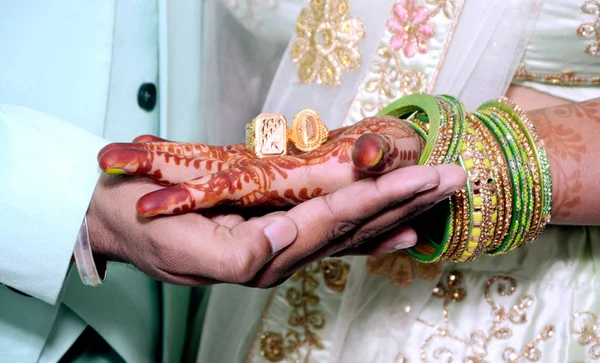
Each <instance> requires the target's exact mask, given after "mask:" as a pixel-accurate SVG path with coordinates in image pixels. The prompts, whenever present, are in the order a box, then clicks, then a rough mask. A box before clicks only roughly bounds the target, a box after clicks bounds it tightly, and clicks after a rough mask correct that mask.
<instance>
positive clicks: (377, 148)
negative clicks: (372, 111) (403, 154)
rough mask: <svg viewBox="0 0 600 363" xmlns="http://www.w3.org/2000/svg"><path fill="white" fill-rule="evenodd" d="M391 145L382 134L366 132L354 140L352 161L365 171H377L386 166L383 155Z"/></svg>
mask: <svg viewBox="0 0 600 363" xmlns="http://www.w3.org/2000/svg"><path fill="white" fill-rule="evenodd" d="M388 149H389V145H388V143H387V141H386V139H384V138H383V137H382V136H381V135H378V134H364V135H362V136H360V137H359V138H358V139H356V141H354V147H353V148H352V162H353V163H354V165H355V166H356V167H357V168H358V169H360V170H363V171H367V172H377V171H380V170H381V169H382V168H383V167H385V162H383V155H384V152H385V151H386V150H388Z"/></svg>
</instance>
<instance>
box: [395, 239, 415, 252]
mask: <svg viewBox="0 0 600 363" xmlns="http://www.w3.org/2000/svg"><path fill="white" fill-rule="evenodd" d="M414 245H415V242H414V241H412V240H400V242H399V243H398V244H397V245H395V246H394V250H393V251H391V252H394V251H398V250H404V249H407V248H410V247H412V246H414Z"/></svg>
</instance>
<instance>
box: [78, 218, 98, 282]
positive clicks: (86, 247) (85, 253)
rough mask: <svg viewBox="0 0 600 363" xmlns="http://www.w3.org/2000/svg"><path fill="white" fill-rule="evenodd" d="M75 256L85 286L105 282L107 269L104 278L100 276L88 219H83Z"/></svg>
mask: <svg viewBox="0 0 600 363" xmlns="http://www.w3.org/2000/svg"><path fill="white" fill-rule="evenodd" d="M73 256H74V257H75V264H76V265H77V270H78V271H79V277H81V281H82V282H83V284H84V285H88V286H98V285H100V284H102V283H103V282H104V279H105V278H106V269H104V271H102V276H100V274H99V273H98V268H97V267H96V261H94V254H93V253H92V246H91V244H90V235H89V232H88V225H87V217H86V218H84V219H83V223H82V224H81V229H80V230H79V234H78V235H77V243H76V244H75V249H74V250H73Z"/></svg>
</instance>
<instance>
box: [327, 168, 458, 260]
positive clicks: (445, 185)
mask: <svg viewBox="0 0 600 363" xmlns="http://www.w3.org/2000/svg"><path fill="white" fill-rule="evenodd" d="M436 169H437V171H438V173H439V175H440V183H439V184H438V185H437V186H436V187H433V188H431V189H428V190H424V191H420V192H419V193H418V194H417V195H415V197H414V198H412V199H411V200H409V201H406V202H405V203H401V204H397V205H395V206H392V207H390V208H387V209H386V210H384V211H382V212H381V213H378V214H377V215H375V216H374V217H373V218H370V219H369V220H367V221H365V223H363V224H362V225H361V226H359V227H358V228H357V229H356V231H354V232H353V233H352V234H349V235H348V236H344V238H343V239H342V240H340V241H338V242H337V243H332V244H330V245H328V246H327V247H326V248H325V249H324V250H323V251H321V252H320V256H322V257H326V256H330V255H332V254H334V253H337V252H339V251H340V250H344V249H348V248H350V249H354V248H360V247H361V246H363V245H365V244H367V245H368V244H378V243H380V242H382V241H383V240H384V239H386V238H387V237H386V236H385V235H384V236H380V235H381V234H385V233H386V232H387V231H390V230H393V229H394V228H396V227H398V226H399V225H401V224H403V223H405V222H406V221H407V220H409V219H412V218H414V217H415V216H417V215H420V214H422V213H424V212H426V211H427V210H429V209H430V208H431V207H433V206H434V205H436V204H438V203H440V202H442V201H445V200H447V199H448V198H449V197H450V196H451V195H452V194H454V193H455V192H456V191H457V190H458V189H460V188H462V187H463V186H464V185H465V183H466V174H465V172H464V170H463V169H462V168H461V167H459V166H457V165H440V166H437V167H436ZM392 239H393V238H392ZM389 243H392V242H389ZM398 243H399V244H400V245H406V244H410V243H412V240H409V241H405V243H400V241H398ZM415 243H416V240H415ZM400 247H401V246H399V247H398V248H400ZM363 249H364V250H369V247H368V246H365V247H364V248H363Z"/></svg>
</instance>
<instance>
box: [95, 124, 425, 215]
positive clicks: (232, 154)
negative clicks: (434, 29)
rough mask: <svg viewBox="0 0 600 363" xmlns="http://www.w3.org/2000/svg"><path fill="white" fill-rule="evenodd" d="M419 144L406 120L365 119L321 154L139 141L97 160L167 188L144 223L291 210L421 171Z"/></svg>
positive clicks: (145, 205)
mask: <svg viewBox="0 0 600 363" xmlns="http://www.w3.org/2000/svg"><path fill="white" fill-rule="evenodd" d="M421 143H422V141H421V139H420V138H419V137H418V136H417V134H416V133H415V132H414V131H413V129H412V128H411V127H410V126H409V125H408V124H407V123H406V122H403V121H401V120H398V119H396V118H393V117H389V116H378V117H372V118H369V119H365V120H363V121H361V122H359V123H358V124H356V125H354V126H351V127H347V128H342V129H337V130H334V131H332V132H330V134H329V139H328V141H327V142H326V143H325V144H323V145H322V146H320V147H319V148H318V149H316V150H314V151H311V152H307V153H301V152H299V151H297V150H291V152H290V155H287V156H282V157H270V158H263V159H258V158H257V157H256V156H254V154H252V153H251V152H248V151H246V150H245V148H244V145H242V144H238V145H232V146H225V147H221V146H208V145H205V144H196V143H175V142H169V141H166V140H162V139H158V138H155V137H151V136H142V137H140V138H137V139H136V140H134V143H116V144H110V145H108V146H106V147H105V148H104V149H102V151H100V153H99V159H98V161H99V164H100V167H101V168H102V170H104V171H106V172H109V173H124V174H129V175H140V176H148V177H151V178H153V179H154V180H156V181H157V182H159V183H161V184H164V185H171V186H170V187H167V188H164V189H160V190H157V191H155V192H152V193H149V194H147V195H145V196H143V197H142V198H140V200H139V201H138V204H137V209H138V212H139V213H140V214H142V215H145V216H153V215H158V214H175V213H183V212H189V211H194V210H201V209H206V208H211V207H214V206H217V205H235V206H244V207H246V206H259V205H262V206H287V205H296V204H299V203H301V202H303V201H305V200H308V199H311V198H314V197H317V196H319V195H324V194H328V193H331V192H333V191H335V190H337V189H339V188H341V187H343V186H346V185H349V184H351V183H352V182H354V181H356V180H359V179H363V178H365V177H368V176H371V175H376V174H383V173H386V172H388V171H391V170H393V169H397V168H400V167H405V166H409V165H414V164H416V162H417V160H418V158H419V156H420V152H421V146H422V145H421Z"/></svg>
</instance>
